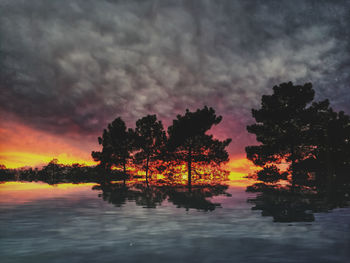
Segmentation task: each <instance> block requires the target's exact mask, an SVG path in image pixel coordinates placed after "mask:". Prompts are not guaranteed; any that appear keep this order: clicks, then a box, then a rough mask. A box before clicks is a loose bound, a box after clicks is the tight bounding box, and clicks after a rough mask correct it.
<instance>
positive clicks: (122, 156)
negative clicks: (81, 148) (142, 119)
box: [91, 117, 135, 175]
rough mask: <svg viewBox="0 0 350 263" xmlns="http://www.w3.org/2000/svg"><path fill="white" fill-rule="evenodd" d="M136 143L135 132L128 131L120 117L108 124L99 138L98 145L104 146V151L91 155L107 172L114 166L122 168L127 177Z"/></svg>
mask: <svg viewBox="0 0 350 263" xmlns="http://www.w3.org/2000/svg"><path fill="white" fill-rule="evenodd" d="M134 141H135V133H134V131H133V130H132V129H127V128H126V125H125V122H124V121H123V120H122V119H121V118H120V117H119V118H116V119H115V120H114V121H113V122H112V123H110V124H108V127H107V129H105V130H104V131H103V135H102V137H98V143H99V144H100V145H102V151H101V152H92V154H91V155H92V157H93V158H94V160H95V161H99V162H100V165H101V166H102V167H104V168H105V169H106V170H110V169H111V167H112V166H113V165H115V166H122V167H123V171H124V174H125V175H126V165H127V163H128V161H129V159H130V158H131V152H132V151H133V147H134V144H135V142H134Z"/></svg>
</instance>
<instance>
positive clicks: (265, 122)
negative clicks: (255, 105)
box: [246, 82, 314, 185]
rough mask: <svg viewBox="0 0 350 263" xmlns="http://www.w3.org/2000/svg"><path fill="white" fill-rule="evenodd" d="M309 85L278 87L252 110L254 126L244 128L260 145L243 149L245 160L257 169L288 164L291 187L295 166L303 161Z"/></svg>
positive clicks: (294, 178)
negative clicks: (273, 164)
mask: <svg viewBox="0 0 350 263" xmlns="http://www.w3.org/2000/svg"><path fill="white" fill-rule="evenodd" d="M313 98H314V90H313V89H312V85H311V83H307V84H305V85H296V86H295V85H293V83H292V82H288V83H282V84H280V85H279V86H274V87H273V94H272V95H264V96H262V100H261V109H258V110H256V109H253V110H252V115H253V117H254V118H255V120H256V122H257V123H256V124H253V125H249V126H247V130H248V132H250V133H253V134H255V135H256V139H257V141H258V142H260V143H261V145H258V146H248V147H246V152H247V158H248V159H249V160H251V161H253V162H254V164H256V165H258V166H265V165H266V164H271V163H281V161H282V160H285V161H287V162H290V163H291V164H290V170H291V171H292V184H293V185H294V184H295V182H296V173H295V164H296V163H297V162H298V161H299V160H302V159H305V158H306V157H307V156H308V154H309V153H310V152H309V151H308V150H307V147H308V146H309V141H308V140H306V138H307V136H308V135H309V128H310V123H309V119H308V116H309V115H308V114H307V108H306V106H307V105H308V104H309V103H310V102H311V101H312V100H313Z"/></svg>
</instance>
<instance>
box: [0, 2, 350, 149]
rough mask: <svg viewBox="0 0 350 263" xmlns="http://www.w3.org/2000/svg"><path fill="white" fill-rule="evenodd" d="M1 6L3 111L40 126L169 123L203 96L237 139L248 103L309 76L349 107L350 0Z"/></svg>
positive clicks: (93, 128)
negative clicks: (149, 117)
mask: <svg viewBox="0 0 350 263" xmlns="http://www.w3.org/2000/svg"><path fill="white" fill-rule="evenodd" d="M0 10H1V11H0V41H1V42H0V50H1V53H0V59H1V61H0V63H1V72H0V74H1V75H0V81H1V82H0V84H1V98H0V103H1V105H0V107H1V114H2V116H16V117H17V118H20V120H21V121H23V122H25V123H26V124H30V125H32V126H34V127H36V128H38V129H43V130H47V131H50V132H56V133H60V134H64V133H67V134H69V133H71V132H72V131H74V132H79V133H84V134H86V135H91V134H93V135H96V134H98V133H99V132H100V131H101V129H102V128H103V127H104V126H105V125H106V124H107V122H109V121H111V120H112V119H114V118H115V117H117V116H122V117H123V118H124V119H126V120H127V121H128V123H129V124H130V125H132V122H134V121H135V120H136V119H137V118H139V117H141V116H143V115H145V114H147V113H157V114H158V115H159V117H160V118H163V119H164V120H167V121H166V123H167V124H169V121H170V120H171V119H172V118H173V117H174V116H175V115H176V114H178V113H181V112H183V111H184V109H185V108H190V109H195V108H196V107H201V106H203V105H204V104H207V105H209V106H213V107H214V108H215V109H217V111H218V112H219V114H222V115H224V121H223V122H224V123H225V122H227V125H225V126H224V125H223V127H221V128H220V130H219V133H220V134H225V135H226V136H230V137H233V139H234V140H235V139H236V140H239V143H238V145H239V146H242V145H243V144H244V143H246V142H247V141H248V140H249V139H248V137H247V135H246V132H245V128H244V126H245V125H246V124H247V123H248V122H250V121H251V119H250V109H251V108H252V107H257V106H258V105H259V101H260V98H261V95H262V94H266V93H270V92H271V87H272V86H273V85H275V84H279V83H280V82H284V81H293V82H295V83H304V82H313V84H314V87H315V89H316V92H317V94H318V95H317V96H318V99H323V98H330V100H331V102H332V104H333V105H334V106H335V108H337V109H342V110H346V111H347V112H348V113H349V112H350V108H349V102H350V92H349V88H350V87H349V83H350V77H349V72H350V71H349V69H350V46H349V35H350V32H349V31H350V30H349V28H350V21H349V17H350V16H349V12H350V4H349V2H348V1H189V0H187V1H86V0H85V1H62V0H60V1H58V0H57V1H54V0H52V1H36V0H33V1H24V0H23V1H14V0H8V1H5V0H0ZM234 143H235V142H234ZM234 143H233V144H234ZM237 147H238V146H237ZM237 147H236V148H237ZM233 148H235V146H233ZM236 148H235V149H236ZM235 149H233V150H232V152H236V150H235ZM237 149H238V148H237ZM240 150H241V149H240ZM237 151H238V150H237Z"/></svg>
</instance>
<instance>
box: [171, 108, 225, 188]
mask: <svg viewBox="0 0 350 263" xmlns="http://www.w3.org/2000/svg"><path fill="white" fill-rule="evenodd" d="M221 120H222V117H221V116H217V115H216V114H215V110H214V109H213V108H208V107H207V106H205V107H204V108H203V109H197V110H196V111H195V112H190V111H189V110H188V109H187V110H186V112H185V114H184V115H177V118H176V119H175V120H174V121H173V124H172V125H171V126H169V128H168V134H169V141H168V148H169V150H170V152H171V154H172V155H173V157H174V158H175V159H176V160H178V161H180V162H186V163H187V172H188V184H189V185H191V172H192V163H193V162H198V163H203V164H210V163H214V164H220V163H222V162H225V161H228V157H229V156H228V153H227V151H226V149H225V148H226V147H227V146H228V145H229V143H230V142H231V139H226V140H223V141H220V140H217V139H214V138H213V136H212V135H208V134H206V132H207V131H209V130H210V129H211V127H212V126H213V125H217V124H219V123H220V122H221Z"/></svg>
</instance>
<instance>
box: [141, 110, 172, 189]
mask: <svg viewBox="0 0 350 263" xmlns="http://www.w3.org/2000/svg"><path fill="white" fill-rule="evenodd" d="M135 135H136V137H135V148H136V149H137V150H138V151H137V152H136V154H135V155H134V162H135V163H136V164H141V165H142V166H143V167H144V168H145V170H146V181H147V182H148V171H149V166H150V162H153V161H156V160H159V159H160V158H161V154H162V151H163V149H164V146H165V144H166V140H167V138H166V134H165V131H164V127H163V124H162V122H161V121H158V120H157V116H156V115H147V116H145V117H143V118H141V119H139V120H137V121H136V128H135Z"/></svg>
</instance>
